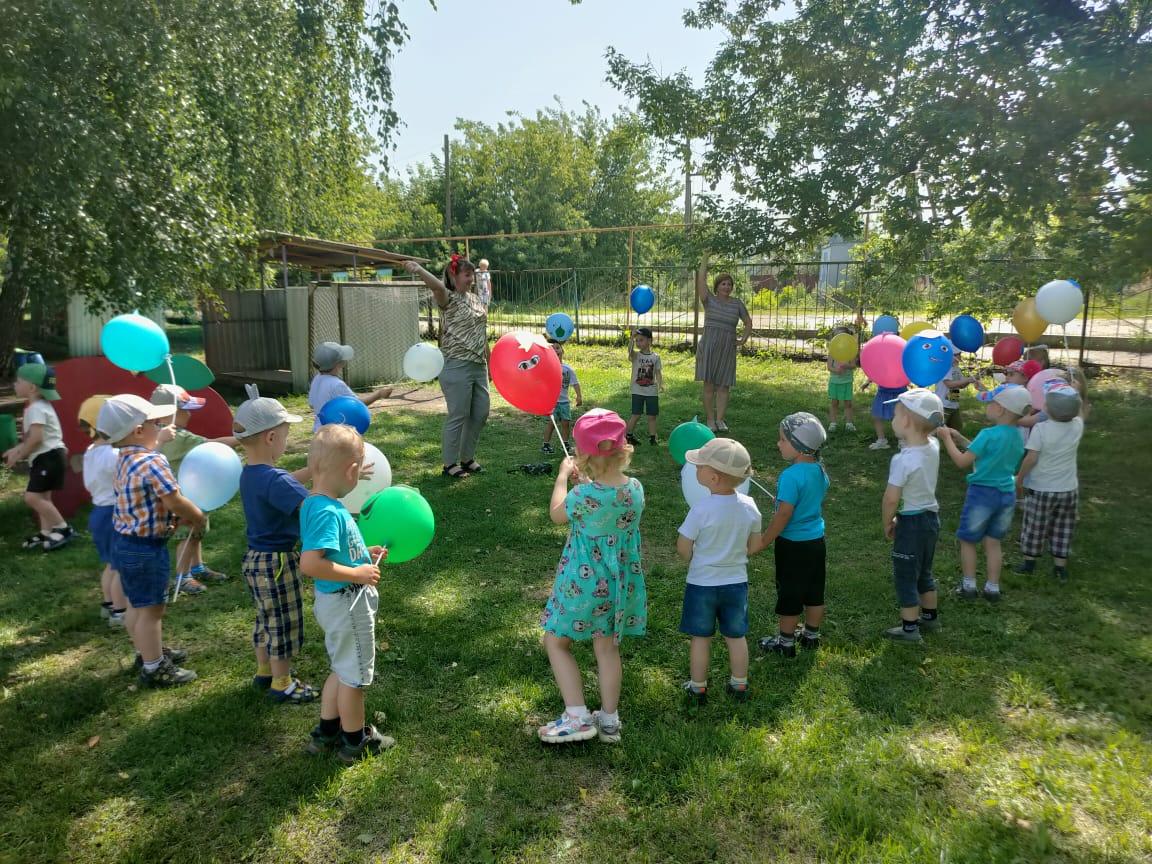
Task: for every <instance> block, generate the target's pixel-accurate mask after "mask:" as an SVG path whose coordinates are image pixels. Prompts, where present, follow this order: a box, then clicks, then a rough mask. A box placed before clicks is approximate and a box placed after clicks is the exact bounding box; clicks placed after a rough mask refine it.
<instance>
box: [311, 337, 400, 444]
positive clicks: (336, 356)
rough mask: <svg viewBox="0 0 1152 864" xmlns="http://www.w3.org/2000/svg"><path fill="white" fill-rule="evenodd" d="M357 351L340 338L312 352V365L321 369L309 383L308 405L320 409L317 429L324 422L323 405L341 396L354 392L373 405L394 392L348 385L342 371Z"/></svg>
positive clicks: (356, 397)
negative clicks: (359, 390)
mask: <svg viewBox="0 0 1152 864" xmlns="http://www.w3.org/2000/svg"><path fill="white" fill-rule="evenodd" d="M355 354H356V352H355V351H353V350H352V346H351V345H341V344H340V343H339V342H321V343H320V344H319V345H317V346H316V350H314V351H313V352H312V365H314V366H315V367H316V370H317V372H316V375H315V376H314V377H313V378H312V383H311V384H310V385H308V405H309V407H310V408H311V409H312V410H313V411H314V412H315V413H316V422H315V423H314V424H313V425H312V431H313V432H315V431H316V430H317V429H319V428H320V427H321V425H323V424H322V423H321V421H320V409H321V408H323V407H324V406H325V405H327V404H328V403H329V402H331V401H332V400H333V399H335V398H337V397H338V396H351V397H352V398H353V399H359V400H360V401H361V402H363V403H364V404H365V405H371V404H372V403H373V402H378V401H380V400H381V399H387V398H388V397H389V396H391V395H392V388H391V387H377V388H376V389H375V390H373V391H372V392H371V393H363V394H361V393H356V392H355V391H354V390H353V389H352V388H351V387H349V386H348V384H347V383H346V382H345V381H344V379H343V378H341V377H340V374H341V373H342V372H343V371H344V366H345V365H346V364H347V363H348V361H349V360H351V359H352V358H353V357H354V356H355Z"/></svg>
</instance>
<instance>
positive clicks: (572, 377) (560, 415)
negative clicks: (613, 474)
mask: <svg viewBox="0 0 1152 864" xmlns="http://www.w3.org/2000/svg"><path fill="white" fill-rule="evenodd" d="M548 344H549V345H551V346H552V350H553V351H555V352H556V356H557V357H558V358H559V359H560V398H559V399H557V400H556V407H555V408H553V409H552V416H553V417H554V418H555V419H556V423H557V424H558V425H559V426H560V437H561V438H562V439H563V440H564V441H568V440H570V435H571V432H572V402H571V399H570V397H569V396H568V391H569V390H575V391H576V405H577V407H579V406H580V404H581V403H582V402H583V401H584V397H583V394H582V393H581V392H580V381H579V379H578V378H577V377H576V372H575V371H574V370H573V369H572V367H571V366H569V365H568V364H567V363H565V362H564V344H563V343H562V342H560V341H558V340H556V339H549V340H548ZM540 452H541V453H552V452H554V451H553V449H552V421H551V420H549V421H548V422H547V423H545V424H544V443H543V444H541V445H540Z"/></svg>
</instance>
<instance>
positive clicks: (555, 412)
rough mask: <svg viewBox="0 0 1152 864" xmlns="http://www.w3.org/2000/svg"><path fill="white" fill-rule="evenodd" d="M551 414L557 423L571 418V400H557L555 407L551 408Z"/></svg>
mask: <svg viewBox="0 0 1152 864" xmlns="http://www.w3.org/2000/svg"><path fill="white" fill-rule="evenodd" d="M552 416H553V417H555V418H556V422H557V423H559V422H561V421H564V420H571V419H572V403H571V402H557V403H556V407H555V408H553V409H552Z"/></svg>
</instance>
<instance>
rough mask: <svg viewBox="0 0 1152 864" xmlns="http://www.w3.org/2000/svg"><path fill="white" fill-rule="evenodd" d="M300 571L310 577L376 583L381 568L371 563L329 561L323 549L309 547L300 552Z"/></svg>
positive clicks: (365, 583)
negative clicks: (353, 563)
mask: <svg viewBox="0 0 1152 864" xmlns="http://www.w3.org/2000/svg"><path fill="white" fill-rule="evenodd" d="M374 548H375V547H374ZM300 572H301V573H303V574H304V575H305V576H307V577H308V578H309V579H324V580H326V581H329V582H355V583H357V584H359V585H375V584H376V583H377V582H379V581H380V568H379V567H378V566H377V565H375V564H371V563H369V564H360V565H359V566H356V567H347V566H345V565H343V564H337V563H336V562H334V561H329V560H328V558H327V556H326V555H325V553H324V550H323V549H308V550H305V551H304V552H302V553H300Z"/></svg>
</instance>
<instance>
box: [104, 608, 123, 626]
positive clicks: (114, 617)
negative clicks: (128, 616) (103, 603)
mask: <svg viewBox="0 0 1152 864" xmlns="http://www.w3.org/2000/svg"><path fill="white" fill-rule="evenodd" d="M108 626H109V627H123V626H124V613H123V612H109V613H108Z"/></svg>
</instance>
